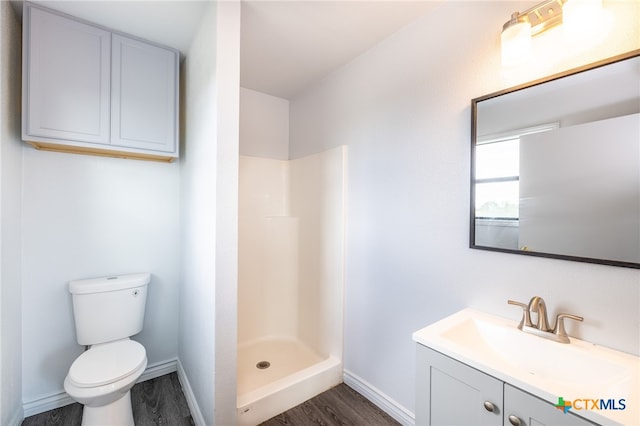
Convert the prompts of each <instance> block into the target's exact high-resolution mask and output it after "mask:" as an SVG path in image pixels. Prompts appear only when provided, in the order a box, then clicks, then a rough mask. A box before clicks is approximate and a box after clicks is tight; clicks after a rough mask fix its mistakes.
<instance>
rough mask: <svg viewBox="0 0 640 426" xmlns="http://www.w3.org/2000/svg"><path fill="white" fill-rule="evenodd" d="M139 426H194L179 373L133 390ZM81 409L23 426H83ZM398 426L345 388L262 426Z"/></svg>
mask: <svg viewBox="0 0 640 426" xmlns="http://www.w3.org/2000/svg"><path fill="white" fill-rule="evenodd" d="M131 403H132V407H133V419H134V421H135V424H136V426H151V425H163V426H164V425H166V426H183V425H185V426H186V425H194V422H193V418H192V417H191V414H190V413H189V407H188V406H187V401H186V399H185V397H184V394H183V393H182V387H181V386H180V382H179V381H178V375H177V374H176V373H171V374H167V375H166V376H161V377H157V378H155V379H151V380H147V381H145V382H142V383H138V384H137V385H135V386H134V387H133V388H132V389H131ZM81 422H82V405H80V404H78V403H75V404H71V405H67V406H65V407H61V408H56V409H55V410H51V411H47V412H44V413H40V414H36V415H34V416H30V417H27V418H26V419H24V422H22V426H80V423H81ZM283 425H284V426H398V425H399V423H398V422H396V421H395V420H394V419H393V418H391V417H389V415H387V414H386V413H385V412H384V411H382V410H380V409H379V408H378V407H376V406H375V405H374V404H373V403H371V402H370V401H369V400H367V399H366V398H365V397H363V396H362V395H360V394H359V393H357V392H356V391H354V390H353V389H351V388H350V387H349V386H347V385H345V384H340V385H338V386H336V387H334V388H333V389H330V390H328V391H326V392H323V393H321V394H320V395H318V396H316V397H315V398H312V399H310V400H308V401H306V402H303V403H302V404H300V405H298V406H296V407H294V408H292V409H290V410H289V411H286V412H284V413H282V414H279V415H277V416H275V417H273V418H271V419H269V420H267V421H266V422H264V423H262V425H261V426H283Z"/></svg>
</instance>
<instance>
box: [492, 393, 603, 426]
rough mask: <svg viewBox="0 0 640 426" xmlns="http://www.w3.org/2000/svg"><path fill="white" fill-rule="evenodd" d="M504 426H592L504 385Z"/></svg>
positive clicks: (588, 422)
mask: <svg viewBox="0 0 640 426" xmlns="http://www.w3.org/2000/svg"><path fill="white" fill-rule="evenodd" d="M504 407H505V409H504V426H553V425H563V426H593V425H594V423H591V422H590V421H588V420H585V419H583V418H580V417H578V416H576V415H575V414H572V413H571V412H568V413H565V412H564V411H563V410H560V409H558V408H556V407H555V406H554V405H553V404H550V403H548V402H547V401H543V400H542V399H540V398H538V397H535V396H533V395H531V394H529V393H527V392H525V391H522V390H520V389H518V388H514V387H513V386H511V385H509V384H507V383H505V385H504Z"/></svg>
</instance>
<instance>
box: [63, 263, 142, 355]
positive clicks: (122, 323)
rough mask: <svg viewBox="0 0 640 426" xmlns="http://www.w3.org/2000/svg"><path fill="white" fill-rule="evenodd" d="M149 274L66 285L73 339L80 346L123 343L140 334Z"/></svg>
mask: <svg viewBox="0 0 640 426" xmlns="http://www.w3.org/2000/svg"><path fill="white" fill-rule="evenodd" d="M150 280H151V274H149V273H140V274H128V275H115V276H111V277H104V278H91V279H87V280H77V281H70V282H69V292H70V293H71V295H72V300H73V317H74V320H75V324H76V338H77V341H78V343H79V344H81V345H94V344H96V343H104V342H110V341H113V340H118V339H124V338H126V337H129V336H133V335H134V334H137V333H139V332H140V331H141V330H142V324H143V321H144V310H145V306H146V302H147V286H148V284H149V281H150Z"/></svg>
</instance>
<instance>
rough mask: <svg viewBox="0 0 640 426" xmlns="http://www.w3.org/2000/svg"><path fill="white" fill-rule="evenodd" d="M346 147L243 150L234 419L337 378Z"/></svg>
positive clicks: (307, 394)
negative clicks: (288, 155)
mask: <svg viewBox="0 0 640 426" xmlns="http://www.w3.org/2000/svg"><path fill="white" fill-rule="evenodd" d="M345 166H346V147H338V148H334V149H332V150H329V151H325V152H322V153H319V154H314V155H310V156H308V157H304V158H300V159H296V160H290V161H285V160H274V159H268V158H258V157H248V156H241V157H240V188H239V203H240V206H239V259H238V262H239V272H238V371H237V378H238V395H237V407H238V423H239V424H240V425H255V424H258V423H260V422H262V421H264V420H267V419H269V418H271V417H273V416H274V415H276V414H278V413H280V412H282V411H286V410H288V409H289V408H292V407H294V406H296V405H298V404H300V403H301V402H303V401H305V400H307V399H309V398H311V397H313V396H315V395H317V394H318V393H321V392H323V391H325V390H327V389H329V388H331V387H333V386H335V385H337V384H338V383H340V382H342V334H343V281H344V234H345V230H344V228H345V188H346V170H345Z"/></svg>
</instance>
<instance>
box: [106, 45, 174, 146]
mask: <svg viewBox="0 0 640 426" xmlns="http://www.w3.org/2000/svg"><path fill="white" fill-rule="evenodd" d="M112 45H113V48H112V62H111V64H112V98H111V143H112V144H113V145H117V146H122V147H129V148H139V149H145V150H151V151H160V152H168V153H177V150H176V146H177V144H176V142H177V128H178V126H177V119H178V117H177V101H178V99H177V91H178V88H177V74H178V69H177V66H178V53H177V52H176V51H174V50H170V49H165V48H163V47H159V46H155V45H152V44H149V43H144V42H141V41H139V40H136V39H133V38H129V37H125V36H122V35H119V34H114V35H113V38H112Z"/></svg>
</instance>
